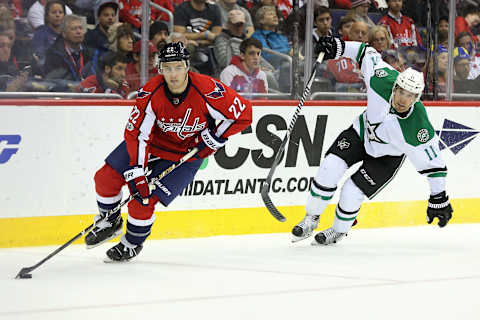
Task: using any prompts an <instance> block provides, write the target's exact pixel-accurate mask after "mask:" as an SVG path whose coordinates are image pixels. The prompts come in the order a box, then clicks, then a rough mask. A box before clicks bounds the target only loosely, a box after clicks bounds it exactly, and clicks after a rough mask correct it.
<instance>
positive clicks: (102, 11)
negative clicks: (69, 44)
mask: <svg viewBox="0 0 480 320" xmlns="http://www.w3.org/2000/svg"><path fill="white" fill-rule="evenodd" d="M117 13H118V4H117V3H116V2H115V1H112V0H101V1H100V5H99V6H98V10H97V12H95V16H96V17H97V21H98V23H97V25H96V27H95V29H93V30H89V31H88V32H87V34H86V35H85V44H86V45H87V46H89V47H90V48H92V49H94V50H95V54H94V55H95V57H94V60H98V58H99V57H101V56H102V55H103V54H104V53H106V52H107V51H108V46H109V42H108V29H110V27H111V26H112V25H113V24H114V23H116V22H117Z"/></svg>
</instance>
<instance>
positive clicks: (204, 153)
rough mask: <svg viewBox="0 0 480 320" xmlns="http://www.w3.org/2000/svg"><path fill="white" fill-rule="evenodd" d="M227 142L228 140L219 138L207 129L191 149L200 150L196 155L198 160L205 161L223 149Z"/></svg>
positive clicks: (197, 138) (196, 139)
mask: <svg viewBox="0 0 480 320" xmlns="http://www.w3.org/2000/svg"><path fill="white" fill-rule="evenodd" d="M225 142H227V139H223V138H220V137H217V136H216V135H214V134H212V132H211V131H210V129H208V128H207V129H205V130H203V131H202V132H201V133H200V136H197V137H196V138H195V142H194V144H193V145H192V146H191V147H192V148H194V147H197V148H198V152H197V154H196V155H195V157H196V158H198V159H204V158H206V157H208V156H209V155H211V154H213V153H215V152H216V151H217V150H218V149H220V148H221V147H223V146H224V145H225Z"/></svg>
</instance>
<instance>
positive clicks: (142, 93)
mask: <svg viewBox="0 0 480 320" xmlns="http://www.w3.org/2000/svg"><path fill="white" fill-rule="evenodd" d="M150 94H151V92H148V91H145V90H143V88H140V89H138V92H137V99H143V98H145V97H148V96H149V95H150Z"/></svg>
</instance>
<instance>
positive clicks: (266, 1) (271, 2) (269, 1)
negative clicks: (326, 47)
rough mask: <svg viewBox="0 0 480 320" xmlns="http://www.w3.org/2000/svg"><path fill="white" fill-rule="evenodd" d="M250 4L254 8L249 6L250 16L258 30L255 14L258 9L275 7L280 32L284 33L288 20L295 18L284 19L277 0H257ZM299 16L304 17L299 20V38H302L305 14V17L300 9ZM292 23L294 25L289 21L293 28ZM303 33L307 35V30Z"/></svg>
mask: <svg viewBox="0 0 480 320" xmlns="http://www.w3.org/2000/svg"><path fill="white" fill-rule="evenodd" d="M249 3H252V6H247V8H248V10H249V12H250V16H251V17H252V18H253V19H254V20H253V25H254V28H255V29H256V28H258V25H257V22H256V21H255V14H256V13H257V11H258V9H260V8H261V7H263V6H274V7H275V9H276V10H277V17H278V30H282V31H284V30H285V24H286V20H287V19H291V18H293V16H291V15H289V16H288V17H287V18H284V17H283V14H282V11H280V9H278V6H277V0H255V1H254V3H253V2H249ZM299 15H300V16H301V17H302V18H300V20H299V22H300V25H299V32H298V33H299V36H300V37H301V36H302V31H301V30H300V29H301V22H302V21H304V20H305V13H303V15H302V10H301V9H300V12H299ZM292 23H293V20H292V21H289V25H290V26H292ZM303 24H305V23H303ZM303 33H305V29H304V30H303Z"/></svg>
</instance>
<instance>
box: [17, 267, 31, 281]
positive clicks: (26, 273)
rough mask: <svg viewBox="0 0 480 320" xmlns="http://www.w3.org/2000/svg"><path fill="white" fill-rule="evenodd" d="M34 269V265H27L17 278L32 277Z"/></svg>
mask: <svg viewBox="0 0 480 320" xmlns="http://www.w3.org/2000/svg"><path fill="white" fill-rule="evenodd" d="M33 269H35V268H33V267H25V268H22V270H20V272H19V273H18V274H17V276H16V277H15V279H31V278H32V274H31V273H30V272H31V271H32V270H33Z"/></svg>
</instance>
